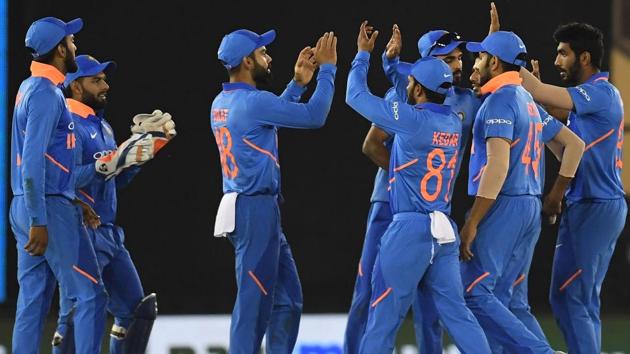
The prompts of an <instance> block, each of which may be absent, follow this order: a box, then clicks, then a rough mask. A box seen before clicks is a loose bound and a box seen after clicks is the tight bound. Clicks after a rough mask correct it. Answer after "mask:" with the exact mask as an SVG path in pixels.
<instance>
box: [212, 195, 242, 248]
mask: <svg viewBox="0 0 630 354" xmlns="http://www.w3.org/2000/svg"><path fill="white" fill-rule="evenodd" d="M237 196H238V193H236V192H231V193H226V194H224V195H223V198H221V204H219V210H218V211H217V218H216V220H215V222H214V237H226V236H227V235H228V234H230V233H231V232H233V231H234V227H235V225H236V197H237Z"/></svg>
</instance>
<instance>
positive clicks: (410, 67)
mask: <svg viewBox="0 0 630 354" xmlns="http://www.w3.org/2000/svg"><path fill="white" fill-rule="evenodd" d="M397 70H398V72H399V73H401V74H403V75H411V76H413V77H414V78H415V79H416V81H418V82H419V83H420V84H422V86H424V87H426V88H427V89H429V90H431V91H433V92H437V93H439V94H442V95H449V94H450V93H451V92H452V91H451V87H452V86H453V73H452V72H451V68H449V66H448V65H447V64H446V63H445V62H444V61H443V60H441V59H437V58H434V57H431V56H428V57H424V58H421V59H418V60H417V61H416V62H415V63H413V64H411V63H406V62H400V63H398V67H397Z"/></svg>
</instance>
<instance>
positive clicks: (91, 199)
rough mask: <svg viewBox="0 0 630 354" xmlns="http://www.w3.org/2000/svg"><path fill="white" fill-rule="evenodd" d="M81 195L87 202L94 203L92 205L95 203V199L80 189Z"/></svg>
mask: <svg viewBox="0 0 630 354" xmlns="http://www.w3.org/2000/svg"><path fill="white" fill-rule="evenodd" d="M79 193H81V194H82V195H83V196H84V197H85V198H86V199H87V200H89V201H90V202H92V204H94V203H95V202H94V198H92V197H91V196H90V195H89V194H87V193H85V191H83V190H82V189H79Z"/></svg>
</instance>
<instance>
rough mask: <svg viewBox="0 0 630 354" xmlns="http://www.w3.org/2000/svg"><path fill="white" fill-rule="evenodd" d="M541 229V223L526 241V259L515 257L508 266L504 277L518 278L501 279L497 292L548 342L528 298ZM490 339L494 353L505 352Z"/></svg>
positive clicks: (526, 323) (505, 303) (509, 307)
mask: <svg viewBox="0 0 630 354" xmlns="http://www.w3.org/2000/svg"><path fill="white" fill-rule="evenodd" d="M534 227H535V225H534ZM540 229H541V228H540V225H539V227H538V231H535V230H534V231H532V235H534V237H532V238H531V240H529V243H527V242H525V243H524V246H525V247H527V251H526V253H525V254H526V255H527V256H526V257H525V259H518V258H516V257H513V258H512V259H511V260H510V263H509V264H508V266H507V270H506V272H505V273H504V276H503V277H504V278H506V279H513V278H516V280H515V281H514V282H512V283H510V281H509V280H507V281H501V279H500V280H499V282H498V284H497V286H496V287H495V294H496V296H497V298H498V299H499V301H501V303H502V304H503V305H504V306H506V307H507V308H508V309H509V310H510V312H512V313H513V314H514V316H516V318H518V319H519V320H520V321H521V322H522V323H523V324H524V325H525V327H527V329H529V331H530V332H532V334H534V335H535V336H536V337H537V338H539V339H540V340H543V341H545V342H547V343H548V342H549V341H548V340H547V337H546V336H545V333H544V332H543V330H542V328H541V327H540V324H539V323H538V320H536V317H534V315H533V314H532V312H531V307H530V306H529V300H528V298H527V296H528V295H527V288H528V287H527V283H528V277H529V269H530V267H531V264H532V259H533V256H534V250H535V248H536V243H537V242H538V238H539V236H540ZM525 240H526V239H525ZM518 253H519V254H520V253H521V252H520V251H519V252H518ZM488 341H489V342H490V347H491V348H492V352H493V353H495V354H498V353H504V352H505V351H504V350H503V347H501V345H500V344H498V343H497V342H496V341H493V340H491V339H490V338H488Z"/></svg>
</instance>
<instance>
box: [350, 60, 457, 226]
mask: <svg viewBox="0 0 630 354" xmlns="http://www.w3.org/2000/svg"><path fill="white" fill-rule="evenodd" d="M369 59H370V53H368V52H365V51H361V52H359V53H357V55H356V57H355V59H354V61H353V62H352V69H351V70H350V74H349V76H348V86H347V92H346V102H347V103H348V104H349V105H350V106H351V107H352V108H353V109H354V110H355V111H357V112H358V113H359V114H361V115H362V116H364V117H365V118H367V119H368V120H370V121H372V123H374V124H376V125H378V126H379V127H383V128H384V129H385V130H386V131H389V132H393V133H394V142H393V146H392V154H391V159H390V165H389V176H390V185H391V191H390V206H391V208H392V212H393V213H401V212H420V213H425V214H428V213H430V212H432V211H436V210H437V211H441V212H443V213H446V214H449V213H450V208H451V203H450V202H451V196H452V193H453V183H454V180H455V168H456V165H457V159H458V154H459V148H460V143H461V134H462V124H461V121H460V119H459V117H458V116H457V115H456V114H455V113H454V112H453V111H452V109H451V107H449V106H446V105H439V104H434V103H423V104H419V105H415V106H412V105H409V104H407V103H405V102H402V101H388V100H385V99H383V98H380V97H376V96H374V95H372V94H371V93H370V91H369V88H368V86H367V72H368V68H369Z"/></svg>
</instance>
